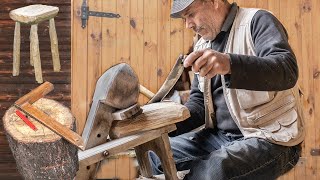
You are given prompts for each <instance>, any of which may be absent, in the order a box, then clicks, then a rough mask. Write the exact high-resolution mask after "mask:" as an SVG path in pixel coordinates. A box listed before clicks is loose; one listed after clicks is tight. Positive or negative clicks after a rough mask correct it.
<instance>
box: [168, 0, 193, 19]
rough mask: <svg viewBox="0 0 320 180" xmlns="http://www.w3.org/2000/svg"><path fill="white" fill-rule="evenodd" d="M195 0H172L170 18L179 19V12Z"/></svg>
mask: <svg viewBox="0 0 320 180" xmlns="http://www.w3.org/2000/svg"><path fill="white" fill-rule="evenodd" d="M194 1H195V0H173V3H172V8H171V14H170V16H171V17H172V18H181V12H182V11H183V10H185V9H186V8H187V7H188V6H189V5H190V4H192V3H193V2H194Z"/></svg>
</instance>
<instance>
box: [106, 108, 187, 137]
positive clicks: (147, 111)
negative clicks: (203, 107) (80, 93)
mask: <svg viewBox="0 0 320 180" xmlns="http://www.w3.org/2000/svg"><path fill="white" fill-rule="evenodd" d="M142 109H143V112H142V114H140V115H138V116H136V117H133V118H129V119H127V120H122V121H114V122H113V124H112V127H111V129H110V132H109V135H110V137H111V138H120V137H124V136H127V135H131V134H136V133H140V132H143V131H148V130H153V129H157V128H161V127H164V126H168V125H170V124H174V123H177V122H180V121H183V120H185V119H187V118H188V117H190V112H189V110H188V109H187V107H185V106H183V105H181V104H177V103H174V102H159V103H153V104H148V105H145V106H142Z"/></svg>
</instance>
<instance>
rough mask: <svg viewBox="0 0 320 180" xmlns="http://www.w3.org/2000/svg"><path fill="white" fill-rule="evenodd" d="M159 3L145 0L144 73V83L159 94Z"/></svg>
mask: <svg viewBox="0 0 320 180" xmlns="http://www.w3.org/2000/svg"><path fill="white" fill-rule="evenodd" d="M157 12H158V2H157V1H150V0H144V22H143V23H144V32H145V33H144V58H143V60H144V63H143V64H144V66H143V68H144V72H143V83H142V84H144V85H145V87H147V88H148V89H149V90H151V91H152V92H157V90H158V87H157V85H158V82H157V68H158V31H157V28H158V23H157V20H158V17H157V16H158V13H157Z"/></svg>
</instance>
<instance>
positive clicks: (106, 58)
mask: <svg viewBox="0 0 320 180" xmlns="http://www.w3.org/2000/svg"><path fill="white" fill-rule="evenodd" d="M102 6H103V8H102V10H103V12H112V13H116V12H117V0H107V1H102ZM116 21H117V19H115V18H102V62H101V66H102V67H101V71H102V73H103V72H105V71H106V70H107V69H109V68H110V67H111V66H112V65H114V64H115V63H116V49H117V37H116V36H117V34H116V28H117V27H116Z"/></svg>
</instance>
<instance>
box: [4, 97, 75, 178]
mask: <svg viewBox="0 0 320 180" xmlns="http://www.w3.org/2000/svg"><path fill="white" fill-rule="evenodd" d="M33 105H34V106H35V107H37V108H38V109H40V110H42V111H44V112H45V113H46V114H48V115H49V116H50V117H52V118H54V119H56V120H57V121H58V122H60V123H61V124H63V125H64V126H66V127H67V128H69V129H72V130H75V118H74V117H73V116H72V114H71V112H70V110H69V109H68V108H66V107H64V106H63V105H61V104H60V103H58V102H56V101H54V100H49V99H45V98H42V99H39V100H38V101H36V102H35V103H34V104H33ZM15 111H16V108H15V107H11V108H10V109H9V110H7V112H6V113H5V115H4V117H3V125H4V129H5V132H6V135H7V138H8V142H9V145H10V148H11V151H12V153H13V156H14V158H15V160H16V163H17V168H18V170H19V172H20V174H21V175H22V176H23V177H24V178H25V179H73V178H74V177H75V175H76V172H77V170H78V156H77V148H76V147H75V146H73V145H72V144H70V143H68V142H67V141H66V140H64V139H62V138H61V137H60V136H58V135H57V134H55V133H54V132H52V131H51V130H49V129H48V128H46V127H45V126H43V125H42V124H40V123H39V122H37V121H36V120H34V119H32V118H29V120H30V121H31V122H32V123H33V124H34V125H35V126H36V128H37V129H38V130H37V131H34V130H32V129H31V128H30V127H28V126H27V125H26V124H25V123H24V122H23V121H22V120H21V119H20V118H19V117H18V116H17V115H16V114H15Z"/></svg>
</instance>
